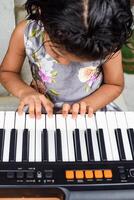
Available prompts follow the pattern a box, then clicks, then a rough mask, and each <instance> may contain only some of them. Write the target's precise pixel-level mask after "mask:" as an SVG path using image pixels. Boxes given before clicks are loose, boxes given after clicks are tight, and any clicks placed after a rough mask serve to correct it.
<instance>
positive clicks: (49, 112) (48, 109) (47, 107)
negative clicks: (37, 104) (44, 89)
mask: <svg viewBox="0 0 134 200" xmlns="http://www.w3.org/2000/svg"><path fill="white" fill-rule="evenodd" d="M44 107H45V109H46V112H47V114H48V116H49V117H52V115H53V107H52V105H51V104H50V103H47V104H46V105H45V106H44Z"/></svg>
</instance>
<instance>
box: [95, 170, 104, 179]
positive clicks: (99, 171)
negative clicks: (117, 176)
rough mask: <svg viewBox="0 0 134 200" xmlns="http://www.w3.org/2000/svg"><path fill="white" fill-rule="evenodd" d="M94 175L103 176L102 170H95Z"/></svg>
mask: <svg viewBox="0 0 134 200" xmlns="http://www.w3.org/2000/svg"><path fill="white" fill-rule="evenodd" d="M94 175H95V178H103V172H102V170H95V171H94Z"/></svg>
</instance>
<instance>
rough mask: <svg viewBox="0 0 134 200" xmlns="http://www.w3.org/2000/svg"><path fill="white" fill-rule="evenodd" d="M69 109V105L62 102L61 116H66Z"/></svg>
mask: <svg viewBox="0 0 134 200" xmlns="http://www.w3.org/2000/svg"><path fill="white" fill-rule="evenodd" d="M69 110H70V105H69V104H68V103H65V104H63V107H62V114H63V117H67V115H68V113H69Z"/></svg>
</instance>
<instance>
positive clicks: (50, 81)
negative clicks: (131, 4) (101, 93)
mask: <svg viewBox="0 0 134 200" xmlns="http://www.w3.org/2000/svg"><path fill="white" fill-rule="evenodd" d="M44 34H45V30H44V27H43V25H42V24H41V22H36V21H35V20H28V21H27V25H26V28H25V32H24V45H25V52H26V55H27V57H28V60H29V64H30V68H31V72H32V77H33V81H32V83H31V86H34V88H36V89H37V90H38V91H39V92H41V93H42V94H44V95H46V96H47V97H48V98H50V100H51V101H52V102H53V103H54V104H55V107H57V108H61V107H62V105H63V104H64V103H69V104H72V103H75V102H77V101H79V100H80V99H82V98H85V97H87V96H89V95H90V94H92V93H93V92H94V91H96V90H97V89H98V88H99V87H100V86H101V84H102V82H103V73H102V63H101V61H100V60H96V61H90V62H71V63H70V64H68V65H63V64H60V63H57V61H56V60H55V59H54V58H52V57H51V56H50V55H49V54H48V53H47V52H46V50H45V47H44ZM111 106H112V104H111V105H110V109H112V110H113V109H114V107H116V106H115V105H114V106H112V107H111ZM104 109H105V110H107V108H106V107H105V108H104ZM114 110H115V109H114Z"/></svg>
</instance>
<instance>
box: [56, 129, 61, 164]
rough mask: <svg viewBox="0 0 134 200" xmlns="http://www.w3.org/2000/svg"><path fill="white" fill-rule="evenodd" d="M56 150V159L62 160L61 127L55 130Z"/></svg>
mask: <svg viewBox="0 0 134 200" xmlns="http://www.w3.org/2000/svg"><path fill="white" fill-rule="evenodd" d="M55 152H56V161H62V144H61V130H60V129H56V132H55Z"/></svg>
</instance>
